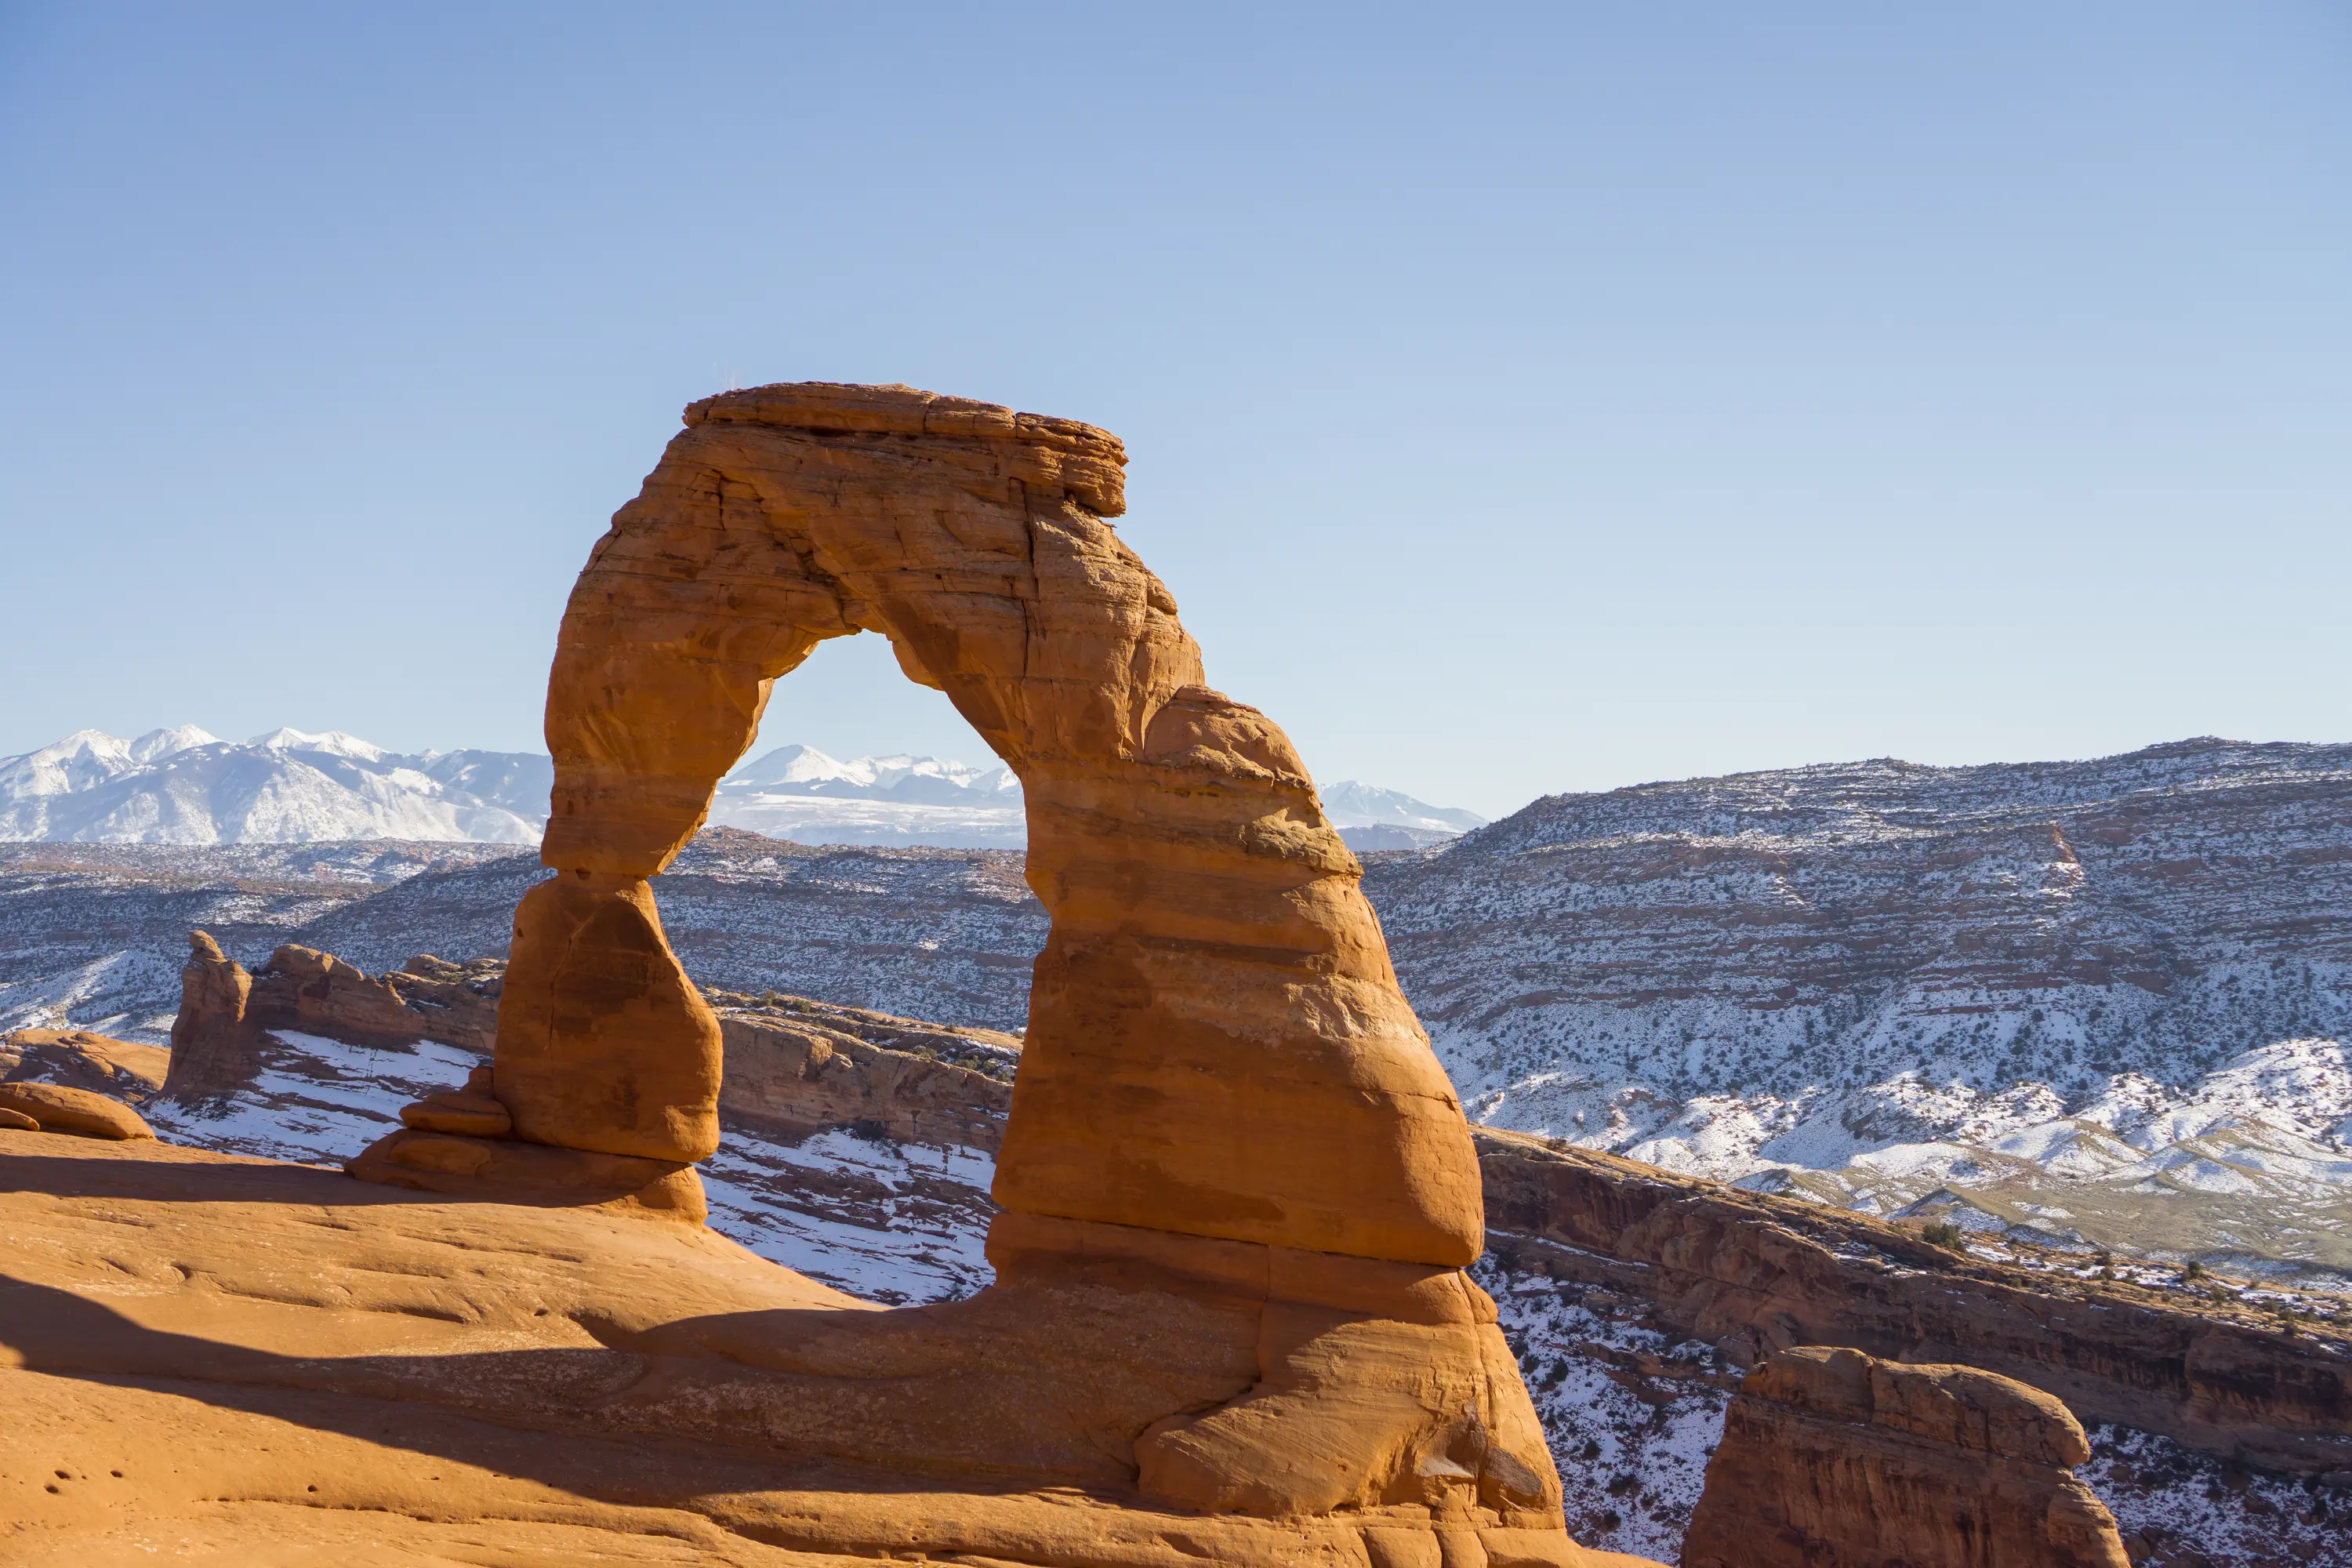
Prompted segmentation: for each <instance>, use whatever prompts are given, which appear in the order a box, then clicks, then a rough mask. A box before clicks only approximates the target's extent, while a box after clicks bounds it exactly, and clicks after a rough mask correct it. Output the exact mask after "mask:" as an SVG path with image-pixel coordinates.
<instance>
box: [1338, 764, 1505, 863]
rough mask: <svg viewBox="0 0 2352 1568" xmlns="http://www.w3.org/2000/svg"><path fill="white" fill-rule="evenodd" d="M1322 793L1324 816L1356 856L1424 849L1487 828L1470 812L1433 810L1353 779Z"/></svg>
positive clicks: (1434, 807) (1398, 793) (1483, 820)
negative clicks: (1363, 852) (1371, 851)
mask: <svg viewBox="0 0 2352 1568" xmlns="http://www.w3.org/2000/svg"><path fill="white" fill-rule="evenodd" d="M1321 793H1322V795H1323V815H1324V816H1328V817H1329V818H1330V819H1331V826H1334V827H1336V828H1338V829H1339V837H1341V838H1344V839H1346V840H1347V842H1348V847H1349V848H1350V849H1355V850H1366V849H1426V848H1428V847H1430V846H1432V845H1435V844H1443V843H1444V842H1445V841H1446V840H1447V839H1450V838H1458V837H1461V836H1462V835H1463V834H1465V833H1467V832H1469V831H1470V830H1471V829H1472V828H1474V827H1484V826H1486V818H1485V817H1483V816H1479V815H1478V814H1477V813H1476V812H1475V811H1462V810H1458V809H1456V808H1454V807H1451V806H1443V805H1430V804H1429V803H1428V802H1427V801H1423V800H1415V799H1413V797H1412V796H1411V795H1406V794H1404V793H1402V791H1399V790H1392V789H1382V788H1381V787H1380V786H1379V785H1378V784H1359V783H1357V782H1356V781H1355V780H1354V779H1342V780H1340V781H1339V783H1338V784H1333V785H1331V786H1330V787H1329V788H1328V789H1325V790H1323V791H1322V792H1321Z"/></svg>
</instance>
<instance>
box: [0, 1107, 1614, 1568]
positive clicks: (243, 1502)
mask: <svg viewBox="0 0 2352 1568" xmlns="http://www.w3.org/2000/svg"><path fill="white" fill-rule="evenodd" d="M0 1248H5V1258H6V1259H7V1261H6V1263H5V1267H0V1500H5V1516H6V1517H7V1518H8V1520H9V1521H10V1525H9V1530H10V1531H11V1533H9V1534H7V1535H6V1536H5V1538H0V1539H5V1552H0V1555H5V1556H6V1557H7V1558H8V1560H9V1561H10V1562H12V1563H14V1562H25V1563H56V1564H64V1563H74V1564H77V1565H79V1564H95V1565H105V1564H110V1563H118V1562H120V1563H129V1562H144V1561H149V1560H151V1557H150V1555H149V1554H148V1552H147V1550H146V1549H147V1547H148V1546H151V1545H152V1543H153V1542H155V1541H156V1540H158V1539H169V1540H172V1541H174V1542H182V1543H184V1544H194V1545H199V1546H201V1545H205V1544H206V1543H210V1544H211V1545H212V1546H214V1547H215V1548H217V1551H218V1553H219V1556H218V1558H217V1560H220V1561H244V1562H262V1561H277V1560H278V1558H276V1557H273V1556H269V1555H268V1554H267V1553H268V1552H270V1551H278V1552H283V1551H287V1550H291V1549H294V1548H296V1547H298V1546H299V1547H309V1548H316V1549H327V1548H337V1549H345V1550H349V1551H356V1550H357V1549H359V1548H361V1547H362V1546H365V1547H369V1548H371V1549H373V1551H374V1552H377V1553H379V1555H373V1556H367V1557H364V1558H360V1557H349V1558H347V1559H346V1560H353V1561H368V1562H371V1563H394V1564H397V1563H428V1562H432V1563H440V1562H446V1561H450V1560H452V1559H455V1560H459V1561H477V1560H490V1559H488V1558H484V1557H482V1556H481V1555H480V1553H482V1552H486V1551H492V1550H495V1551H497V1552H505V1553H508V1554H509V1555H508V1556H505V1557H500V1558H498V1559H496V1560H499V1561H512V1562H515V1563H541V1562H544V1563H568V1562H574V1561H579V1560H582V1559H583V1558H586V1557H590V1556H598V1557H600V1558H609V1560H612V1561H615V1562H621V1563H638V1562H645V1563H656V1562H658V1563H745V1564H766V1563H779V1564H781V1563H832V1562H835V1561H840V1560H845V1559H849V1558H863V1559H866V1560H871V1559H872V1558H874V1557H876V1556H882V1555H898V1556H900V1557H914V1556H918V1555H926V1556H929V1557H931V1558H933V1559H944V1558H958V1557H961V1558H965V1559H980V1560H983V1561H989V1562H996V1563H1034V1564H1040V1565H1051V1568H1065V1565H1066V1568H1080V1565H1084V1568H1129V1565H1130V1564H1131V1565H1133V1568H1160V1565H1162V1564H1165V1565H1168V1568H1175V1565H1177V1564H1179V1563H1184V1564H1192V1563H1199V1562H1201V1561H1202V1560H1203V1559H1204V1558H1205V1559H1206V1560H1209V1561H1214V1562H1219V1563H1241V1564H1252V1563H1268V1564H1272V1563H1286V1564H1287V1563H1300V1564H1305V1563H1315V1564H1345V1565H1348V1568H1441V1565H1445V1568H1452V1565H1457V1564H1476V1563H1487V1564H1493V1565H1496V1568H1507V1565H1518V1564H1528V1565H1532V1564H1538V1563H1547V1564H1586V1563H1591V1564H1599V1563H1621V1564H1622V1563H1634V1562H1636V1561H1637V1560H1634V1559H1628V1558H1622V1557H1617V1556H1613V1555H1611V1554H1607V1553H1599V1552H1587V1551H1584V1550H1582V1549H1580V1548H1579V1547H1577V1546H1575V1545H1574V1544H1573V1543H1572V1542H1570V1541H1569V1539H1568V1538H1567V1537H1566V1536H1565V1535H1563V1534H1562V1533H1561V1532H1559V1531H1557V1530H1525V1529H1515V1528H1510V1527H1508V1526H1507V1524H1506V1522H1505V1521H1502V1520H1501V1519H1499V1518H1497V1517H1496V1516H1493V1515H1492V1514H1488V1513H1484V1512H1482V1511H1477V1510H1474V1511H1472V1512H1470V1513H1466V1514H1463V1515H1460V1516H1457V1517H1455V1518H1454V1519H1452V1520H1450V1521H1449V1520H1437V1519H1433V1518H1432V1517H1430V1515H1429V1514H1428V1512H1427V1510H1416V1509H1413V1508H1410V1507H1403V1508H1398V1507H1391V1508H1382V1509H1371V1510H1352V1511H1348V1512H1342V1513H1339V1514H1335V1515H1331V1516H1328V1517H1325V1518H1320V1519H1309V1520H1283V1521H1276V1520H1266V1519H1254V1518H1247V1517H1242V1516H1234V1515H1216V1514H1207V1515H1201V1514H1186V1513H1181V1512H1171V1511H1169V1510H1164V1509H1154V1508H1151V1507H1149V1506H1146V1505H1144V1504H1143V1503H1142V1502H1141V1501H1140V1500H1139V1498H1137V1497H1136V1496H1135V1494H1134V1493H1133V1492H1132V1491H1131V1489H1122V1488H1120V1487H1118V1486H1115V1485H1114V1486H1104V1485H1101V1484H1087V1483H1076V1484H1071V1483H1065V1484H1060V1485H1042V1486H1041V1485H1038V1484H1035V1483H1034V1482H1032V1483H1024V1482H1023V1481H1021V1480H1020V1479H1018V1478H1013V1477H1007V1476H1003V1475H997V1476H993V1477H992V1476H987V1475H982V1474H977V1473H970V1472H967V1473H964V1474H961V1475H960V1474H957V1473H955V1471H954V1468H953V1466H952V1464H951V1463H947V1464H940V1465H936V1466H932V1467H930V1468H925V1469H908V1470H901V1471H891V1470H888V1469H886V1468H877V1467H872V1466H866V1467H859V1466H854V1465H846V1464H843V1463H841V1462H838V1461H834V1460H828V1459H826V1458H823V1457H822V1456H810V1455H805V1454H797V1453H793V1452H790V1451H788V1448H786V1447H778V1446H777V1442H776V1439H777V1436H778V1435H777V1433H776V1431H775V1429H774V1426H773V1423H772V1419H771V1417H772V1407H770V1406H766V1405H761V1402H760V1400H759V1399H758V1398H757V1397H754V1396H755V1395H757V1394H758V1393H759V1391H760V1390H761V1388H765V1389H768V1390H769V1391H771V1392H777V1391H778V1390H777V1387H776V1379H775V1377H774V1374H773V1370H772V1369H771V1368H763V1367H759V1366H754V1365H751V1364H750V1363H747V1362H745V1361H744V1360H741V1359H740V1357H741V1356H742V1355H743V1354H744V1353H746V1352H745V1351H744V1349H743V1346H744V1343H745V1337H746V1335H747V1333H750V1332H751V1330H753V1329H758V1330H759V1331H760V1335H764V1336H766V1337H767V1339H768V1340H770V1341H772V1342H785V1341H794V1338H795V1335H797V1336H798V1339H797V1341H796V1342H797V1343H799V1344H800V1345H801V1346H802V1347H803V1350H805V1348H806V1347H807V1346H808V1345H809V1344H811V1343H816V1342H823V1341H824V1335H825V1331H827V1330H829V1329H833V1328H837V1327H838V1326H841V1325H844V1324H845V1323H848V1322H850V1321H864V1322H867V1323H886V1322H898V1323H904V1324H906V1325H907V1327H908V1332H909V1334H910V1335H911V1336H912V1337H913V1339H914V1340H919V1338H920V1335H921V1333H922V1332H923V1331H925V1329H926V1326H927V1325H928V1324H930V1323H933V1322H935V1321H937V1319H938V1316H939V1312H938V1310H932V1309H925V1310H909V1311H906V1312H886V1311H882V1310H877V1309H875V1308H872V1307H870V1306H867V1305H866V1304H865V1303H862V1302H858V1301H856V1300H852V1299H850V1298H848V1297H845V1296H842V1295H840V1294H839V1293H838V1292H835V1291H833V1290H831V1289H826V1288H825V1287H824V1286H821V1285H817V1284H815V1283H814V1282H813V1281H810V1280H808V1279H803V1277H801V1276H799V1275H797V1274H794V1273H793V1272H792V1271H790V1270H788V1269H784V1268H779V1267H777V1266H775V1265H773V1264H770V1263H767V1262H765V1261H764V1260H762V1259H761V1258H756V1257H754V1256H753V1255H751V1253H749V1252H747V1251H745V1250H744V1249H743V1248H741V1247H737V1246H735V1245H734V1244H733V1243H731V1242H728V1241H726V1240H724V1239H722V1238H720V1237H717V1236H714V1235H712V1234H710V1233H709V1232H707V1231H703V1230H699V1229H695V1228H692V1227H688V1226H674V1225H649V1224H646V1223H645V1222H643V1221H641V1220H630V1219H626V1218H620V1217H615V1216H613V1215H605V1214H599V1213H596V1212H593V1211H584V1210H566V1209H556V1210H548V1209H531V1208H521V1207H513V1206H509V1205H497V1204H452V1203H449V1202H446V1201H443V1200H440V1199H437V1198H436V1197H434V1196H431V1195H427V1194H409V1193H404V1192H401V1191H399V1190H396V1189H391V1188H385V1187H381V1186H373V1185H367V1184H361V1183H356V1182H352V1181H350V1180H348V1179H346V1178H344V1177H341V1176H340V1175H337V1174H335V1173H331V1172H327V1171H323V1170H320V1169H318V1168H315V1167H308V1166H298V1165H287V1164H281V1163H274V1162H268V1161H260V1160H251V1159H242V1158H237V1157H233V1156H227V1155H217V1154H210V1153H205V1152H198V1151H194V1150H187V1149H178V1148H173V1147H169V1146H165V1145H159V1144H154V1143H140V1144H111V1143H103V1144H102V1143H91V1142H83V1141H80V1140H72V1141H68V1140H63V1139H57V1138H50V1137H47V1136H45V1135H42V1134H37V1133H0ZM1006 1331H1007V1332H1008V1333H1015V1334H1017V1332H1018V1329H1017V1326H1016V1325H1007V1329H1006ZM754 1337H759V1336H754ZM1034 1348H1035V1347H1023V1346H1015V1347H1014V1348H1013V1352H1010V1353H1014V1354H1017V1353H1022V1352H1024V1351H1027V1350H1034ZM793 1353H796V1354H797V1353H801V1352H793ZM916 1359H917V1360H918V1361H919V1360H920V1357H919V1355H918V1356H917V1357H916ZM1061 1370H1063V1371H1067V1370H1069V1369H1061ZM919 1384H921V1378H920V1377H919V1376H915V1377H912V1378H910V1379H909V1381H908V1384H906V1385H904V1386H902V1387H901V1388H900V1389H898V1390H896V1391H894V1392H893V1393H891V1394H887V1395H886V1396H884V1397H883V1398H882V1399H881V1400H880V1401H879V1402H877V1404H876V1405H874V1406H873V1407H872V1409H871V1410H870V1411H869V1413H868V1416H867V1421H868V1422H869V1424H870V1425H871V1426H874V1427H876V1428H880V1427H887V1426H889V1425H890V1424H891V1421H892V1420H893V1419H894V1412H893V1410H892V1408H891V1406H892V1405H893V1404H894V1403H897V1402H913V1403H917V1404H919V1402H920V1401H921V1399H922V1398H923V1396H924V1390H923V1389H922V1388H921V1387H920V1386H919ZM730 1391H731V1392H730ZM698 1410H699V1411H703V1412H705V1413H715V1414H716V1415H718V1416H719V1422H718V1424H717V1427H714V1428H712V1429H714V1430H715V1429H718V1427H725V1428H727V1429H729V1430H730V1434H731V1435H730V1436H729V1437H728V1438H727V1440H724V1441H720V1440H714V1439H713V1438H712V1437H711V1436H709V1435H708V1433H707V1432H706V1434H705V1435H704V1436H699V1437H698V1436H693V1435H692V1434H693V1433H694V1430H695V1428H696V1420H695V1419H694V1418H693V1413H694V1412H696V1411H698ZM950 1414H953V1413H950ZM973 1415H974V1418H975V1419H977V1420H980V1421H997V1420H1002V1419H1003V1411H1001V1410H997V1411H991V1410H981V1411H977V1412H975V1413H973ZM558 1433H560V1434H561V1435H562V1441H560V1442H550V1441H549V1440H548V1436H549V1435H550V1434H558ZM952 1447H953V1446H952V1444H951V1443H941V1444H940V1445H938V1447H937V1451H938V1452H940V1453H941V1454H943V1455H948V1456H949V1457H950V1459H951V1458H952ZM58 1471H63V1472H65V1474H64V1475H62V1476H60V1475H58V1473H57V1472H58ZM116 1471H120V1472H121V1475H120V1476H117V1475H115V1474H114V1473H113V1472H116ZM52 1486H54V1487H56V1488H57V1490H55V1491H51V1490H48V1488H50V1487H52ZM237 1552H246V1553H247V1555H245V1556H243V1557H239V1556H237V1555H236V1553H237ZM286 1560H287V1561H289V1562H290V1561H296V1560H298V1559H297V1558H292V1557H289V1558H287V1559H286Z"/></svg>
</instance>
